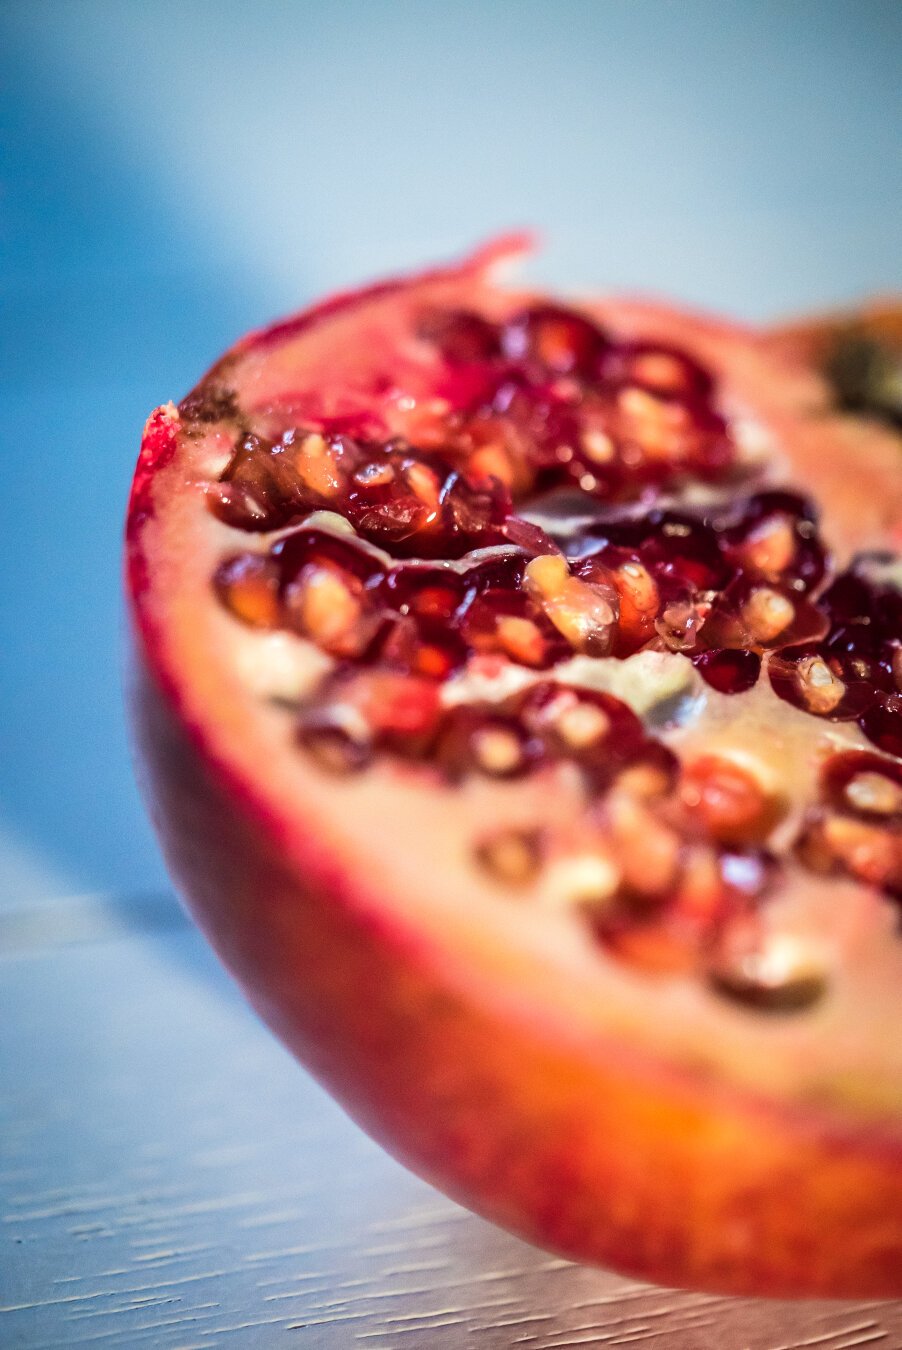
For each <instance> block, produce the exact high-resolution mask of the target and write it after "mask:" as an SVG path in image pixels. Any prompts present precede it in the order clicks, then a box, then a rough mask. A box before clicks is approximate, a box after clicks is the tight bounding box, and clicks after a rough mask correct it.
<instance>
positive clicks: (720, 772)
mask: <svg viewBox="0 0 902 1350" xmlns="http://www.w3.org/2000/svg"><path fill="white" fill-rule="evenodd" d="M680 798H681V800H682V803H683V806H684V807H685V808H686V811H687V813H688V816H689V822H690V825H696V824H699V825H701V827H702V828H703V830H704V831H705V832H706V833H707V834H708V835H709V836H710V837H711V838H712V839H716V840H717V841H718V842H719V843H723V844H756V843H760V842H762V841H763V840H764V839H765V838H766V837H767V835H768V834H769V833H770V831H771V830H772V829H773V827H774V826H775V825H776V823H777V821H778V820H779V819H780V816H781V814H782V813H783V804H782V803H781V802H780V801H779V800H778V799H777V798H776V797H775V796H774V794H773V793H771V792H769V791H768V790H767V789H766V788H765V787H764V786H763V784H762V783H760V782H759V781H758V780H757V778H755V776H754V775H753V774H752V773H751V771H750V770H748V769H746V768H744V767H743V766H742V765H740V764H737V763H735V762H734V761H732V760H730V759H727V758H725V757H724V756H722V755H702V756H700V757H699V758H698V759H695V760H693V761H692V762H691V763H689V764H687V765H686V766H685V767H684V769H683V774H682V779H681V783H680Z"/></svg>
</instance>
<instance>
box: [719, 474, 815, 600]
mask: <svg viewBox="0 0 902 1350" xmlns="http://www.w3.org/2000/svg"><path fill="white" fill-rule="evenodd" d="M721 547H722V549H723V552H724V556H725V557H726V558H727V559H728V560H729V561H730V562H731V564H732V565H733V566H735V567H739V568H742V570H743V571H745V572H748V573H749V574H752V575H755V576H759V577H762V578H764V579H767V580H770V581H774V582H782V583H784V584H785V585H787V586H789V588H790V589H791V590H793V591H810V590H812V589H813V588H814V587H815V586H816V585H818V583H819V582H820V581H821V579H822V578H823V575H824V572H825V569H826V566H827V555H826V551H825V549H824V547H823V544H822V543H821V541H820V539H819V538H818V533H817V518H816V515H815V512H814V510H813V509H812V507H811V505H810V504H809V503H808V502H807V501H806V500H805V499H804V498H803V497H799V496H797V495H796V494H794V493H790V492H782V491H769V492H760V493H757V494H756V495H755V496H753V497H750V498H748V500H747V501H746V502H745V503H744V504H743V505H742V506H741V510H740V516H739V520H738V521H736V522H735V523H733V524H727V525H725V527H724V528H723V531H722V533H721Z"/></svg>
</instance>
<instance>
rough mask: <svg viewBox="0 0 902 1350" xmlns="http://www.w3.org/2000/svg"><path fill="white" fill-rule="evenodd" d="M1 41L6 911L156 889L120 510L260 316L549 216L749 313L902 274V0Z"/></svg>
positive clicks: (312, 9)
mask: <svg viewBox="0 0 902 1350" xmlns="http://www.w3.org/2000/svg"><path fill="white" fill-rule="evenodd" d="M0 63H2V88H0V99H2V156H3V159H2V168H0V174H2V178H0V304H2V312H0V338H2V344H3V347H2V369H0V378H2V412H3V415H2V418H0V437H2V445H0V471H2V491H0V554H2V585H0V618H2V639H0V738H2V740H0V810H2V813H0V830H2V831H3V834H2V836H0V903H2V902H6V903H15V902H18V901H22V900H23V899H25V898H28V897H29V896H30V895H32V894H38V893H40V892H41V891H42V890H44V891H46V890H50V889H55V890H60V889H62V890H66V889H114V890H123V891H135V890H139V889H144V888H147V887H155V886H157V885H159V884H161V881H162V873H161V871H160V868H159V864H158V862H157V860H156V854H155V850H154V846H153V843H152V841H151V839H150V835H149V832H148V830H147V828H146V826H145V825H144V822H143V817H142V815H141V812H140V808H139V807H138V805H137V802H136V797H135V793H134V790H133V788H132V784H131V776H130V770H129V765H128V759H127V752H126V749H125V740H124V735H123V729H122V717H121V713H120V695H119V672H118V665H119V656H118V653H119V645H120V644H119V617H118V593H119V571H118V569H119V563H118V547H119V531H120V521H121V514H122V508H123V502H124V496H125V492H126V489H127V484H128V479H129V476H130V472H131V466H132V462H133V458H134V454H135V449H136V443H137V437H138V434H139V431H140V427H141V424H142V421H143V418H144V416H145V414H146V412H147V411H148V410H149V408H150V407H151V406H153V404H154V403H156V402H158V401H160V400H161V399H163V398H167V397H169V396H170V395H176V396H178V395H179V394H180V393H182V392H183V391H184V390H185V389H186V388H187V387H188V386H189V385H190V384H192V383H193V381H194V379H195V378H196V376H197V375H198V374H199V373H200V371H201V370H202V369H203V368H204V366H205V365H206V364H207V363H208V362H209V361H210V360H211V359H212V358H213V357H214V356H215V355H216V353H217V351H218V350H219V349H220V348H222V347H224V346H225V345H227V344H228V342H230V341H231V339H232V338H233V337H234V336H236V335H237V333H238V332H239V331H241V329H242V328H244V327H247V326H249V325H251V324H254V323H258V322H260V321H262V320H263V319H265V318H266V317H267V316H270V315H272V314H275V313H277V312H279V311H280V310H285V309H289V308H292V307H294V306H295V305H296V304H298V303H300V302H301V301H303V300H305V299H307V298H309V297H311V296H312V295H314V294H315V293H317V292H318V291H320V290H324V289H327V288H329V287H331V286H335V285H344V284H347V283H350V282H354V281H357V280H363V279H365V278H367V277H369V276H371V275H374V274H377V273H379V272H381V271H385V270H391V269H395V268H398V267H404V266H407V265H409V264H414V263H420V262H423V261H426V260H429V259H436V258H440V257H441V256H443V255H444V254H447V253H453V252H457V251H459V250H461V249H462V248H463V247H466V246H468V245H469V244H471V243H472V242H473V241H475V240H477V239H479V238H481V237H483V236H485V235H486V234H490V233H492V232H493V231H495V230H499V229H504V228H507V227H509V226H511V225H521V224H527V225H533V226H537V227H538V228H539V229H540V230H541V231H542V232H543V233H544V234H545V236H546V238H547V241H548V246H547V249H546V252H545V253H544V254H543V256H542V257H541V258H540V259H539V260H538V262H537V263H536V264H535V265H534V275H536V276H539V277H541V278H544V279H548V280H552V281H554V282H556V283H559V284H562V285H565V286H573V287H577V286H594V287H625V288H636V287H641V288H644V289H651V290H663V291H668V292H670V293H672V294H675V295H678V296H681V297H684V298H686V299H688V300H692V301H696V302H702V303H704V304H708V305H712V306H720V307H725V308H728V309H732V310H734V311H736V312H738V313H741V314H744V315H747V316H749V317H765V316H768V315H771V314H777V313H780V312H788V311H792V310H794V309H797V308H802V307H805V306H816V305H820V304H823V303H829V302H831V301H837V300H842V299H846V298H849V297H852V296H855V295H857V294H860V293H862V292H865V291H868V290H872V289H875V288H878V287H881V286H887V285H890V284H895V285H897V286H898V285H900V283H902V257H900V254H902V249H900V234H902V229H900V226H902V78H900V71H902V5H900V4H899V3H897V2H896V0H885V2H882V0H842V2H837V0H748V3H737V2H736V0H684V2H683V3H667V2H665V0H594V2H592V0H586V2H584V3H572V2H570V0H558V2H557V3H555V4H551V3H547V2H546V3H533V2H532V0H519V3H515V2H514V0H498V2H496V3H492V0H482V3H455V4H447V3H446V4H438V3H430V0H419V3H412V2H410V0H401V2H399V3H381V2H380V0H366V2H364V3H344V4H342V3H335V4H330V5H323V4H316V5H314V4H307V3H288V2H287V0H286V2H285V3H277V2H276V0H255V3H252V4H250V3H226V2H224V0H219V2H218V3H213V2H212V0H211V2H210V3H207V2H206V0H178V2H177V3H174V2H171V0H158V2H157V3H152V2H151V0H107V2H106V3H103V2H100V0H5V3H3V4H2V5H0Z"/></svg>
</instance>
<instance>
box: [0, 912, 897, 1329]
mask: <svg viewBox="0 0 902 1350" xmlns="http://www.w3.org/2000/svg"><path fill="white" fill-rule="evenodd" d="M0 1007H2V1015H0V1346H3V1347H4V1350H5V1347H13V1346H29V1347H35V1346H40V1347H51V1346H76V1345H94V1344H97V1345H99V1346H108V1347H110V1350H112V1347H115V1346H124V1347H140V1346H161V1347H167V1348H168V1350H193V1348H195V1347H196V1348H197V1350H211V1348H212V1347H216V1346H223V1347H232V1346H236V1347H240V1346H260V1347H269V1346H280V1347H281V1346H291V1345H299V1346H304V1347H305V1350H306V1347H311V1348H312V1347H316V1348H317V1350H320V1347H322V1350H339V1347H358V1346H360V1347H363V1346H373V1347H383V1348H384V1350H459V1348H460V1347H473V1348H474V1350H507V1347H524V1348H525V1350H571V1347H580V1346H596V1345H598V1346H633V1345H635V1346H643V1347H648V1350H659V1348H660V1350H663V1348H664V1347H667V1350H794V1347H799V1348H800V1350H801V1347H806V1350H807V1348H808V1347H816V1348H817V1350H852V1347H858V1346H865V1345H871V1344H879V1345H882V1346H886V1347H893V1348H895V1350H898V1348H899V1347H902V1301H899V1302H895V1303H858V1304H848V1303H832V1304H831V1303H807V1304H792V1303H778V1302H772V1301H754V1300H744V1299H743V1300H740V1299H728V1298H721V1297H713V1296H710V1295H705V1294H695V1293H680V1292H671V1291H667V1290H663V1289H657V1288H652V1287H650V1286H648V1285H644V1284H638V1283H636V1282H635V1281H631V1280H624V1279H621V1278H619V1277H617V1276H614V1275H611V1274H608V1273H607V1272H604V1271H599V1270H591V1269H587V1268H583V1267H579V1266H575V1265H571V1264H569V1263H568V1262H566V1261H562V1260H558V1259H555V1258H553V1257H550V1256H548V1255H547V1254H545V1253H542V1252H540V1251H536V1250H534V1249H533V1248H530V1247H528V1246H526V1245H525V1244H523V1243H521V1242H519V1241H517V1240H516V1239H514V1238H512V1237H509V1236H508V1235H507V1234H505V1233H502V1232H500V1231H498V1230H497V1229H495V1228H493V1227H492V1226H491V1225H489V1224H487V1223H485V1222H483V1221H482V1220H480V1219H477V1218H475V1217H473V1216H472V1215H470V1214H468V1213H466V1212H465V1211H464V1210H462V1209H460V1208H458V1207H457V1206H456V1205H454V1204H452V1203H451V1202H450V1201H448V1200H446V1199H444V1198H443V1197H442V1196H441V1195H439V1194H438V1193H436V1192H435V1191H433V1190H432V1189H431V1188H430V1187H429V1186H427V1185H425V1184H424V1183H423V1182H421V1181H419V1180H417V1179H416V1178H414V1177H413V1176H411V1175H410V1174H409V1173H407V1172H406V1171H405V1170H404V1169H403V1168H401V1167H400V1166H399V1165H398V1164H397V1163H395V1162H393V1161H392V1160H391V1159H390V1158H389V1157H387V1156H386V1155H385V1154H384V1153H383V1152H382V1151H381V1150H380V1149H379V1148H378V1147H377V1146H376V1145H374V1144H373V1143H371V1142H370V1141H369V1140H368V1139H367V1138H366V1137H365V1136H364V1135H363V1134H362V1133H361V1132H360V1131H359V1130H358V1129H357V1128H356V1126H354V1125H353V1124H352V1123H351V1122H350V1121H349V1120H347V1119H346V1117H345V1116H344V1115H343V1114H342V1112H341V1111H340V1110H339V1109H338V1107H337V1106H335V1105H334V1103H333V1102H332V1101H331V1100H330V1099H329V1098H328V1097H327V1096H326V1095H325V1094H324V1093H323V1092H322V1091H321V1090H320V1089H319V1087H317V1085H316V1084H315V1083H314V1082H313V1081H312V1080H311V1079H310V1078H309V1077H308V1076H307V1075H306V1074H305V1073H304V1072H303V1071H302V1070H301V1069H300V1068H298V1067H297V1066H296V1065H295V1064H294V1062H293V1061H292V1060H291V1059H290V1058H289V1057H288V1056H287V1054H286V1053H285V1052H284V1051H283V1050H282V1049H281V1047H280V1046H278V1045H277V1044H276V1043H275V1041H274V1040H273V1039H272V1037H271V1036H270V1035H269V1034H268V1033H267V1032H266V1031H265V1030H264V1028H263V1027H262V1026H261V1025H260V1024H259V1023H258V1022H257V1021H256V1019H255V1018H254V1016H253V1015H252V1014H251V1013H250V1012H249V1010H248V1009H247V1008H246V1007H245V1006H244V1004H243V1003H242V1001H241V999H240V998H239V996H238V995H237V993H236V992H235V991H234V990H233V988H232V987H231V985H230V983H229V981H228V979H227V978H226V976H225V975H224V974H223V973H222V972H221V970H220V969H219V967H218V966H217V965H216V963H215V961H214V959H213V958H212V956H211V955H210V954H209V953H208V951H207V950H206V948H205V946H204V944H203V941H202V939H201V938H200V937H199V936H198V935H197V934H196V933H195V931H194V930H193V929H192V928H191V927H190V926H189V925H188V923H187V921H186V920H185V919H184V918H183V917H182V914H181V912H180V911H179V910H178V908H177V907H176V906H175V905H174V903H173V902H172V901H171V900H170V899H169V898H168V897H159V899H149V900H147V901H144V902H133V903H131V904H127V903H123V902H121V901H120V902H118V903H116V904H112V903H105V902H103V901H100V900H92V899H84V900H78V901H66V902H65V904H60V905H52V904H51V905H42V906H38V907H33V908H31V909H29V910H26V911H15V910H14V911H8V912H6V913H0Z"/></svg>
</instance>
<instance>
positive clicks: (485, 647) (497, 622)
mask: <svg viewBox="0 0 902 1350" xmlns="http://www.w3.org/2000/svg"><path fill="white" fill-rule="evenodd" d="M460 632H461V636H462V637H463V639H464V641H465V642H466V643H467V644H468V646H470V647H471V648H472V649H473V650H474V651H478V652H497V653H500V654H502V655H504V656H507V657H508V658H509V659H510V660H512V661H516V662H517V663H518V664H519V665H523V666H531V667H532V668H533V669H535V670H545V669H547V668H548V667H549V666H553V665H555V664H556V663H557V662H558V661H562V660H564V659H565V658H566V657H567V656H569V655H570V654H571V652H570V647H569V645H568V644H567V642H566V641H565V640H564V638H563V637H562V636H561V635H560V633H559V632H558V631H557V629H556V628H554V626H553V625H552V624H551V623H549V621H548V619H546V618H545V616H544V614H543V613H542V611H541V610H540V609H539V607H538V606H537V605H536V604H534V603H533V601H532V600H530V599H529V597H528V596H526V595H525V594H523V593H522V592H517V591H508V590H506V589H502V588H501V587H494V588H493V587H490V588H489V589H487V590H485V591H482V592H481V593H477V594H476V595H475V596H474V598H472V599H471V600H469V601H468V603H467V605H466V608H465V610H464V611H463V614H462V618H461V624H460Z"/></svg>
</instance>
